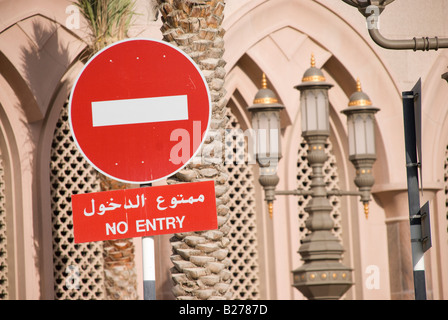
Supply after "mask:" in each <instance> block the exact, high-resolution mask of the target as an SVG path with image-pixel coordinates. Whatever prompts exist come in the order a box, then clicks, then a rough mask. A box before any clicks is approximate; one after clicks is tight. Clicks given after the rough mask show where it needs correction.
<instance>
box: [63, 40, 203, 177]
mask: <svg viewBox="0 0 448 320" xmlns="http://www.w3.org/2000/svg"><path fill="white" fill-rule="evenodd" d="M136 40H138V41H152V42H157V43H161V44H164V45H166V46H169V47H171V48H173V49H175V50H176V51H178V52H179V53H181V54H182V55H183V56H184V57H186V58H187V59H188V60H190V62H191V63H192V65H193V66H194V67H195V68H196V70H197V71H198V72H199V75H200V76H201V78H202V81H203V82H204V85H205V88H206V91H207V96H208V105H209V116H208V123H207V128H206V129H205V132H204V134H203V136H202V138H201V143H200V144H199V146H198V148H197V150H196V151H195V152H194V154H193V155H192V156H191V157H190V159H189V160H188V161H187V162H185V163H184V165H182V166H181V167H179V168H178V169H177V170H175V171H173V172H171V173H169V174H167V175H166V176H164V177H161V178H158V179H153V180H147V181H129V180H124V179H119V178H117V177H114V176H112V175H110V174H108V173H107V172H104V171H103V170H101V169H100V168H98V167H97V166H96V165H95V164H94V163H93V162H92V161H90V159H89V158H88V157H87V156H86V155H85V154H84V151H83V150H82V148H81V146H80V145H79V143H78V140H77V139H76V136H75V133H74V130H73V126H72V119H71V110H72V97H73V93H74V91H75V88H76V85H77V83H78V80H79V79H80V78H81V76H82V73H83V72H84V70H85V69H86V68H87V66H88V65H89V64H90V62H92V61H93V60H94V59H95V58H96V57H97V56H98V55H100V54H101V53H102V52H103V51H106V50H107V49H109V48H111V47H113V46H116V45H118V44H120V43H123V42H128V41H136ZM211 117H212V103H211V97H210V89H209V86H208V84H207V81H206V80H205V77H204V75H203V73H202V71H201V69H200V68H199V67H198V65H197V64H196V62H194V60H193V59H192V58H191V57H190V56H189V55H188V54H186V53H185V52H184V51H182V50H180V49H179V48H178V47H176V46H174V45H172V44H170V43H168V42H165V41H162V40H156V39H150V38H129V39H124V40H120V41H117V42H114V43H112V44H110V45H108V46H107V47H105V48H103V49H101V50H100V51H98V52H97V53H95V55H93V56H92V57H91V58H90V59H89V60H88V61H87V63H86V64H85V65H84V66H83V68H82V70H81V72H80V73H79V75H78V76H77V77H76V80H75V82H74V84H73V87H72V90H71V92H70V99H69V104H68V121H69V126H70V132H71V134H72V136H73V140H74V141H75V144H76V147H77V148H78V150H79V151H80V152H81V154H82V156H83V157H84V158H85V159H86V160H87V161H88V162H89V164H90V165H91V166H92V167H94V168H95V169H96V170H97V171H99V172H101V173H102V174H104V175H105V176H108V177H110V178H112V179H114V180H117V181H121V182H124V183H130V184H146V183H152V182H155V181H160V180H163V179H166V178H168V177H170V176H172V175H173V174H175V173H177V172H179V171H180V170H182V169H183V168H185V166H186V165H187V164H188V163H190V161H191V159H193V158H194V157H195V156H196V155H197V154H198V152H200V151H201V149H202V145H203V144H204V141H205V139H206V137H207V135H208V131H209V129H210V123H211Z"/></svg>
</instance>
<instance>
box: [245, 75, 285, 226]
mask: <svg viewBox="0 0 448 320" xmlns="http://www.w3.org/2000/svg"><path fill="white" fill-rule="evenodd" d="M284 108H285V107H284V106H283V105H282V104H279V103H278V99H277V96H276V95H275V93H274V92H273V91H272V90H270V89H268V87H267V80H266V75H265V74H264V73H263V79H262V84H261V89H260V90H259V91H258V92H257V94H256V95H255V99H254V104H253V105H252V106H250V107H249V108H248V110H249V111H250V112H251V113H252V129H253V130H254V131H255V133H256V158H257V163H258V165H259V167H260V177H259V182H260V184H261V185H262V186H263V188H264V190H265V200H266V202H267V204H268V210H269V215H270V217H271V218H272V214H273V202H274V200H275V187H276V186H277V184H278V181H279V178H278V176H277V164H278V162H279V160H280V159H281V157H282V152H281V134H280V131H281V127H280V111H281V110H283V109H284Z"/></svg>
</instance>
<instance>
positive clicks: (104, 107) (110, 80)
mask: <svg viewBox="0 0 448 320" xmlns="http://www.w3.org/2000/svg"><path fill="white" fill-rule="evenodd" d="M210 119H211V102H210V93H209V91H208V85H207V82H206V80H205V78H204V76H203V75H202V73H201V71H200V69H199V67H198V66H197V65H196V64H195V63H194V61H193V60H192V59H191V58H190V57H189V56H188V55H186V54H185V53H184V52H183V51H181V50H179V49H178V48H176V47H174V46H172V45H170V44H168V43H166V42H162V41H157V40H149V39H140V38H139V39H127V40H123V41H119V42H116V43H114V44H112V45H110V46H108V47H106V48H104V49H103V50H101V51H99V52H98V53H97V54H96V55H94V56H93V57H92V58H91V59H90V60H89V61H88V62H87V63H86V65H85V66H84V68H83V70H82V72H81V74H80V75H79V77H78V78H77V80H76V82H75V84H74V86H73V89H72V93H71V96H70V101H69V123H70V129H71V132H72V135H73V138H74V141H75V143H76V145H77V147H78V149H79V150H80V152H81V153H82V155H83V156H84V157H85V158H86V159H87V161H88V162H89V163H90V164H91V165H92V166H93V167H94V168H95V169H97V170H98V171H99V172H101V173H103V174H104V175H106V176H108V177H110V178H112V179H115V180H118V181H122V182H125V183H134V184H139V185H140V186H142V187H144V186H148V185H150V184H151V183H152V182H154V181H157V180H161V179H164V178H167V177H168V176H171V175H173V174H174V173H176V172H177V171H179V170H181V169H182V168H183V167H185V166H186V165H187V163H188V162H189V161H190V159H192V158H193V157H194V156H195V155H196V154H197V153H198V152H199V150H200V147H201V145H202V143H203V141H204V139H205V137H206V135H207V131H208V129H209V127H210ZM180 139H181V140H180ZM179 140H180V141H179ZM179 144H181V147H179ZM177 186H180V185H175V186H164V187H165V189H160V188H161V187H151V188H139V189H127V190H125V191H122V192H118V193H117V192H115V193H113V194H111V193H109V192H101V193H96V194H89V195H74V196H72V206H73V225H74V232H75V241H78V242H84V241H99V240H106V239H109V238H114V237H115V238H116V237H139V236H140V237H143V239H142V246H143V264H144V266H143V270H144V272H143V277H144V299H145V300H154V299H155V297H156V295H155V267H154V238H153V236H154V235H157V234H165V233H176V232H187V231H199V230H210V229H216V228H217V217H216V204H215V203H214V201H215V195H214V183H213V181H212V182H211V184H210V183H208V184H207V183H206V184H195V185H194V187H193V186H192V184H188V186H187V187H177ZM156 188H158V189H156ZM195 188H196V189H195ZM148 190H151V191H148ZM195 191H197V193H198V194H197V195H193V194H191V192H195ZM135 192H137V194H135ZM172 192H174V193H172ZM187 195H188V197H187ZM165 197H166V198H165ZM168 198H169V199H170V201H172V202H171V203H169V202H168V200H167V199H168ZM162 199H163V201H162ZM165 201H166V202H165ZM176 208H177V209H176ZM178 210H181V211H178ZM168 213H170V214H171V215H167V214H168ZM192 215H193V216H192ZM118 217H122V218H123V220H113V219H116V218H118ZM109 219H112V220H109Z"/></svg>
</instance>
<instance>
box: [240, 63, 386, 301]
mask: <svg viewBox="0 0 448 320" xmlns="http://www.w3.org/2000/svg"><path fill="white" fill-rule="evenodd" d="M263 83H265V82H263ZM332 86H333V85H332V84H330V83H328V82H326V80H325V77H324V74H323V73H322V71H321V70H320V69H318V68H316V65H315V60H314V56H312V58H311V67H310V68H309V69H308V70H306V72H305V74H304V75H303V78H302V83H301V84H299V85H297V86H295V88H296V89H297V90H299V91H300V93H301V100H300V104H301V116H302V136H303V137H304V139H305V141H306V142H307V144H308V154H307V160H308V163H309V164H310V166H311V168H312V176H311V185H310V190H302V189H298V190H293V191H277V190H275V188H276V186H277V184H278V181H279V178H278V176H277V174H276V170H272V169H273V168H272V167H271V168H270V171H266V169H265V168H267V167H266V166H263V165H262V163H261V162H262V161H264V162H265V163H266V160H269V162H270V164H274V165H275V169H276V165H277V163H278V160H279V159H280V157H281V153H280V152H278V153H275V152H272V153H269V155H270V157H268V159H267V158H264V157H263V156H262V154H263V152H260V151H259V150H260V149H258V148H260V147H261V146H260V144H259V143H257V160H258V163H259V164H260V170H261V172H260V173H261V174H260V184H261V185H262V186H263V188H264V191H265V200H266V201H267V202H268V207H269V208H270V215H272V203H273V201H274V200H275V196H276V195H302V196H303V195H309V196H311V199H310V201H309V202H308V204H307V207H306V208H305V211H306V212H308V214H309V216H308V219H307V221H306V227H307V228H308V230H309V231H310V232H309V234H308V235H307V236H306V237H305V238H304V239H303V240H302V244H301V246H300V248H299V254H300V255H301V257H302V260H303V261H304V263H303V265H302V266H300V267H299V268H297V269H296V270H294V271H293V276H294V284H293V285H294V287H296V288H297V289H298V290H299V291H301V292H302V293H303V294H304V295H305V296H306V297H307V298H308V299H339V298H340V297H341V296H342V295H343V294H344V293H345V292H346V291H347V290H348V289H349V288H350V287H351V286H352V278H351V268H349V267H346V266H344V265H343V264H342V263H341V262H340V260H341V258H342V253H343V252H344V249H343V247H342V245H341V243H340V241H339V240H338V239H337V238H336V237H335V236H334V235H333V233H332V232H331V231H332V229H333V225H334V223H333V220H332V219H331V216H330V213H331V210H332V206H331V204H330V202H329V200H328V197H329V196H331V195H336V196H342V195H356V196H360V197H361V201H362V202H363V203H364V204H365V205H366V204H368V202H369V201H370V188H371V187H372V185H373V176H372V172H371V171H372V165H373V162H374V161H375V158H376V156H375V146H374V144H375V139H374V126H375V117H374V114H375V112H377V111H378V108H375V107H373V106H372V103H371V102H370V99H369V98H368V96H367V95H366V94H365V93H363V92H362V91H361V87H360V84H359V82H358V90H357V91H356V92H355V93H354V94H353V95H352V96H351V97H350V102H349V107H348V109H346V110H343V112H344V113H345V114H346V115H347V117H348V119H347V120H348V127H349V145H350V155H349V159H350V160H351V161H352V163H353V164H354V165H355V168H356V170H357V171H356V172H357V175H356V179H355V184H356V185H357V186H358V188H359V190H358V191H342V190H327V189H326V184H325V181H324V173H323V165H324V163H325V161H326V160H327V155H326V153H325V148H324V145H325V143H326V141H327V139H328V137H329V135H330V126H329V101H328V90H329V89H330V88H331V87H332ZM260 98H269V99H266V100H263V101H265V102H266V103H264V104H260V103H259V102H261V101H262V100H259V99H260ZM272 98H273V100H270V99H272ZM276 99H277V98H276V97H275V95H274V94H273V92H272V91H271V90H269V89H267V88H266V85H265V84H264V85H263V88H262V89H261V90H260V91H259V92H258V93H257V96H256V98H255V101H254V103H255V104H254V105H253V106H251V107H249V108H248V109H249V110H250V111H251V113H252V122H253V129H254V130H255V131H259V130H267V129H270V128H275V130H277V131H279V129H280V123H279V122H278V119H279V110H281V109H283V108H284V107H283V106H281V105H279V104H278V103H277V100H276ZM262 114H269V116H267V115H265V117H266V119H271V120H270V121H260V117H261V115H262ZM271 123H275V125H273V126H271ZM267 124H269V126H267ZM275 136H276V137H278V138H279V137H280V134H279V133H278V134H277V135H275ZM279 144H280V142H278V145H279ZM269 148H272V147H271V146H270V147H268V149H269ZM270 151H271V150H270ZM275 156H277V159H275ZM263 170H265V171H263ZM365 208H366V209H368V206H367V205H366V206H365Z"/></svg>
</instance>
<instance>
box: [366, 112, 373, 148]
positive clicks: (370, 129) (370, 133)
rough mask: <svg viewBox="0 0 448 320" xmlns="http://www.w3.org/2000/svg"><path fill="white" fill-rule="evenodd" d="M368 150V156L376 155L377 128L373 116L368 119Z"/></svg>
mask: <svg viewBox="0 0 448 320" xmlns="http://www.w3.org/2000/svg"><path fill="white" fill-rule="evenodd" d="M366 144H367V145H366V148H367V153H368V154H375V127H374V119H373V117H372V116H367V118H366Z"/></svg>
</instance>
